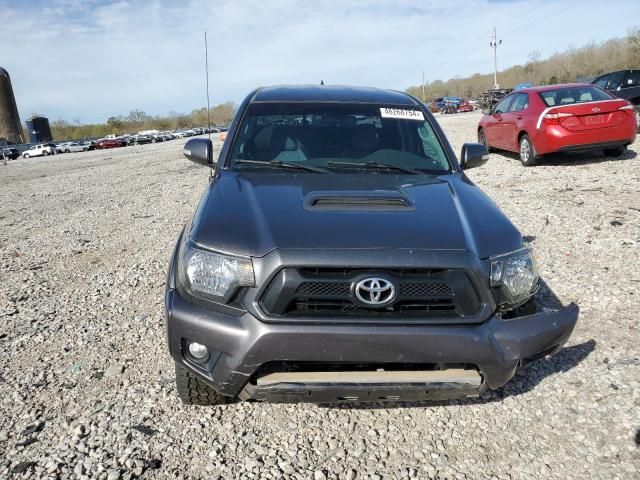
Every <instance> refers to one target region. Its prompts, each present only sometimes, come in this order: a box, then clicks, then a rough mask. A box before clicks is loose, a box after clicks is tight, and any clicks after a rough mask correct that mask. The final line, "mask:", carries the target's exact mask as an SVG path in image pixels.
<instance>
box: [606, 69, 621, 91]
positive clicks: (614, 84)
mask: <svg viewBox="0 0 640 480" xmlns="http://www.w3.org/2000/svg"><path fill="white" fill-rule="evenodd" d="M623 78H624V72H616V73H612V74H611V75H609V81H608V82H607V87H606V88H607V90H615V89H616V88H618V87H619V86H620V84H621V83H622V79H623Z"/></svg>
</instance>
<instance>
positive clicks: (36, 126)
mask: <svg viewBox="0 0 640 480" xmlns="http://www.w3.org/2000/svg"><path fill="white" fill-rule="evenodd" d="M27 131H28V132H29V143H44V142H50V141H51V140H52V138H51V128H50V127H49V119H48V118H46V117H31V118H30V119H29V120H27Z"/></svg>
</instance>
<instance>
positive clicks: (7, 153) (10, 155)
mask: <svg viewBox="0 0 640 480" xmlns="http://www.w3.org/2000/svg"><path fill="white" fill-rule="evenodd" d="M19 156H20V152H18V149H17V148H13V147H5V148H0V158H3V157H4V158H6V159H9V160H15V159H16V158H18V157H19Z"/></svg>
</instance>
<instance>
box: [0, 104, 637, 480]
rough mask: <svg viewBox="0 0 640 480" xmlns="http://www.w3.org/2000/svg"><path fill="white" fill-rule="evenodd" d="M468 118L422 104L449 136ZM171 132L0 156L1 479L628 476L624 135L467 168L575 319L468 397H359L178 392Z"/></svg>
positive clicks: (201, 172)
mask: <svg viewBox="0 0 640 480" xmlns="http://www.w3.org/2000/svg"><path fill="white" fill-rule="evenodd" d="M479 118H480V116H479V114H478V113H469V114H456V115H438V116H437V119H438V121H439V122H440V124H441V125H442V127H443V129H444V130H445V132H446V134H447V136H448V138H449V139H450V141H451V143H452V146H453V148H454V150H455V151H456V152H459V151H460V147H461V146H462V143H464V142H470V141H474V140H475V138H476V126H477V122H478V120H479ZM216 137H217V136H216V135H215V134H214V143H215V148H216V149H217V150H219V149H220V145H221V144H220V142H219V141H218V140H217V138H216ZM183 145H184V141H180V140H176V141H172V142H166V143H156V144H151V145H142V146H137V147H125V148H120V149H114V150H110V151H109V152H102V151H92V152H85V153H73V154H64V155H55V156H50V157H46V158H37V159H36V158H33V159H29V160H21V159H19V160H15V161H11V162H9V164H8V165H7V166H2V165H0V204H1V205H3V208H2V210H1V211H0V278H2V281H1V282H0V371H1V372H2V377H1V380H0V412H2V415H0V442H2V443H1V444H0V446H1V447H2V451H3V455H2V456H0V477H1V478H19V479H22V478H45V477H48V478H62V479H64V478H91V479H93V478H97V479H101V480H111V479H117V478H122V479H128V478H152V479H153V478H158V479H163V478H185V479H200V478H203V477H206V478H221V479H232V478H256V479H257V478H273V479H280V478H291V479H305V480H306V479H308V478H326V479H338V478H340V479H341V478H348V479H365V478H384V479H387V478H439V479H445V478H448V479H463V478H466V479H488V478H496V479H500V480H502V479H512V480H513V479H547V478H590V479H616V478H619V479H623V478H624V479H626V478H636V477H637V476H638V472H639V471H640V456H639V455H638V452H639V450H638V449H639V448H640V447H639V445H640V356H639V355H638V338H639V335H640V331H639V328H640V327H639V324H638V320H637V312H638V311H640V267H639V264H638V261H637V259H638V257H639V255H638V254H639V252H640V250H639V247H640V196H639V195H638V192H639V190H640V188H639V185H640V168H638V166H639V165H638V162H639V160H640V158H639V157H638V154H639V153H640V142H638V141H636V143H634V144H633V145H631V147H630V150H629V151H628V152H626V153H625V154H624V155H623V156H622V157H620V158H619V159H613V158H607V157H604V156H603V155H602V153H596V154H593V153H583V154H576V155H572V156H560V155H557V156H556V155H554V156H552V157H551V158H549V159H546V160H545V161H543V162H541V164H540V165H539V166H536V167H531V168H524V167H522V166H521V165H520V162H519V161H518V160H517V159H516V157H515V156H514V155H509V154H500V153H492V154H491V157H490V160H489V162H487V164H485V165H484V166H482V167H480V168H477V169H473V170H470V171H469V172H468V176H469V178H470V179H471V180H472V181H473V182H474V183H476V184H477V185H479V186H480V187H481V188H482V189H483V190H484V191H485V192H486V193H488V194H489V195H490V196H491V198H492V199H493V200H494V201H495V202H496V203H497V204H498V206H499V207H500V208H501V209H503V210H504V212H505V213H506V214H507V215H508V216H509V218H510V219H511V220H512V221H513V222H514V223H515V224H516V225H517V226H518V228H519V229H520V230H521V232H522V234H523V235H525V236H526V237H527V241H528V242H529V243H531V244H532V245H533V246H534V248H535V249H536V252H537V255H538V263H539V265H540V269H541V271H542V276H543V278H544V280H545V282H546V283H545V285H543V288H542V290H541V292H540V294H539V297H540V300H541V302H542V303H543V305H545V306H547V307H551V306H553V305H554V302H556V301H557V300H556V299H555V298H554V296H556V297H557V299H559V300H560V301H561V302H562V303H565V304H566V303H568V302H571V301H575V302H577V303H578V304H579V305H580V307H581V316H580V320H579V323H578V325H577V327H576V330H575V332H574V333H573V336H572V337H571V339H570V341H569V343H568V344H567V345H566V346H565V348H564V349H563V350H561V351H560V352H559V353H558V354H557V355H556V356H554V357H552V358H551V359H548V360H542V361H539V362H536V363H534V364H532V365H531V366H530V367H528V368H527V369H526V370H525V371H523V372H521V373H519V374H517V375H516V377H515V378H514V379H513V381H512V382H510V383H509V384H507V385H506V386H504V387H503V388H501V389H499V390H498V391H496V392H487V393H485V394H484V395H483V396H482V398H480V399H470V400H467V401H455V402H446V403H440V404H438V403H429V402H425V403H418V404H378V405H372V406H370V407H362V406H351V405H338V406H333V405H324V406H319V405H307V404H298V405H295V404H294V405H289V404H261V403H234V404H229V405H224V406H220V407H212V408H207V407H204V408H198V407H188V406H185V405H183V404H181V403H180V401H179V400H178V399H177V397H176V393H175V387H174V373H173V363H172V360H171V358H170V356H169V354H168V352H167V348H166V341H165V331H164V323H163V322H164V320H163V309H162V301H163V292H164V281H165V275H166V268H167V261H168V259H169V255H170V254H171V250H172V249H173V246H174V243H175V240H176V238H177V236H178V234H179V233H180V230H181V228H182V226H183V224H184V223H185V222H186V221H187V219H188V218H189V216H190V215H191V214H192V213H193V211H194V208H195V206H196V204H197V201H198V199H199V197H200V195H201V193H202V191H203V189H204V188H205V187H206V186H207V184H208V175H209V171H208V170H207V169H206V168H203V167H199V166H196V165H194V164H192V163H190V162H188V161H187V160H186V159H184V157H183V156H182V152H181V150H182V146H183ZM612 222H615V223H616V224H615V225H613V224H612ZM551 292H553V295H552V294H551ZM125 367H126V369H125ZM101 372H104V377H105V378H102V379H101V378H100V373H101ZM109 372H113V373H114V376H111V373H109ZM614 386H615V387H614ZM616 387H617V388H616ZM41 422H44V423H43V424H44V428H42V429H41V430H39V431H33V432H31V433H30V434H27V435H23V434H22V432H24V431H25V430H27V429H28V428H29V427H33V426H37V425H39V424H40V423H41ZM134 426H140V427H146V426H149V427H150V428H152V429H153V433H152V434H150V435H149V434H147V433H145V432H148V433H151V430H147V429H146V428H142V429H137V430H136V429H135V428H134ZM32 438H34V439H35V438H37V441H36V442H35V443H32V444H29V445H23V446H18V444H19V443H21V442H24V440H27V439H32ZM322 475H324V477H322ZM317 476H318V477H317Z"/></svg>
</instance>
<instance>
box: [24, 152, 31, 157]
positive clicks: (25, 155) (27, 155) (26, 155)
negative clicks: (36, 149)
mask: <svg viewBox="0 0 640 480" xmlns="http://www.w3.org/2000/svg"><path fill="white" fill-rule="evenodd" d="M23 157H24V158H30V157H31V155H29V154H28V153H25V154H24V155H23Z"/></svg>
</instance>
